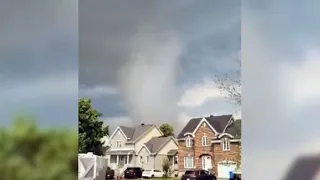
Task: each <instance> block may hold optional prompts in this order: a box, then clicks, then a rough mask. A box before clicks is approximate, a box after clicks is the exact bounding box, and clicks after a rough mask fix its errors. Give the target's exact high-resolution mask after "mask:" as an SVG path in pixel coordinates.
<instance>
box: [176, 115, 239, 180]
mask: <svg viewBox="0 0 320 180" xmlns="http://www.w3.org/2000/svg"><path fill="white" fill-rule="evenodd" d="M240 125H241V120H235V119H234V118H233V116H232V115H222V116H209V117H204V118H194V119H191V120H190V121H189V122H188V123H187V124H186V126H185V127H184V128H183V129H182V131H181V132H180V133H179V135H178V136H177V140H178V145H179V150H178V169H179V172H180V173H182V172H185V171H186V170H187V169H190V168H203V169H206V170H210V171H213V172H214V173H215V174H216V176H217V177H219V178H228V177H229V171H232V170H234V169H235V168H236V167H237V164H240V159H241V156H240V152H241V150H240V148H241V146H240V142H241V138H240V137H241V127H240Z"/></svg>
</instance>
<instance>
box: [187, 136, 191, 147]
mask: <svg viewBox="0 0 320 180" xmlns="http://www.w3.org/2000/svg"><path fill="white" fill-rule="evenodd" d="M186 147H192V139H191V137H190V136H188V137H187V138H186Z"/></svg>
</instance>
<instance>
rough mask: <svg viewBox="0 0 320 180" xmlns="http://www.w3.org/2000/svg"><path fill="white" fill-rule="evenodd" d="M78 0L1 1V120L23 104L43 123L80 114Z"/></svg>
mask: <svg viewBox="0 0 320 180" xmlns="http://www.w3.org/2000/svg"><path fill="white" fill-rule="evenodd" d="M77 23H78V22H77V2H76V1H74V0H70V1H63V0H55V1H41V0H31V1H18V0H5V1H1V6H0V26H1V28H0V39H1V41H0V59H1V60H0V82H1V86H0V98H1V99H2V100H3V102H6V103H2V104H0V108H1V111H0V114H1V125H3V124H7V123H8V122H10V121H11V119H12V115H13V114H15V113H17V112H19V111H20V110H23V111H27V112H28V113H30V114H31V115H33V116H36V117H37V119H38V121H39V123H40V124H41V125H44V126H51V125H59V126H61V125H62V126H63V125H67V126H70V125H75V124H77V123H76V120H77V96H78V95H77V91H78V90H77V87H78V82H77V79H78V77H77V65H78V61H77V36H78V34H77V28H78V27H77Z"/></svg>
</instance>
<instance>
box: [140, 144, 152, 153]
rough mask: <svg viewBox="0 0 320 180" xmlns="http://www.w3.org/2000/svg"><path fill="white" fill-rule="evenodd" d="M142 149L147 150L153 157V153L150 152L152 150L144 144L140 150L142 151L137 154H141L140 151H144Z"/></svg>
mask: <svg viewBox="0 0 320 180" xmlns="http://www.w3.org/2000/svg"><path fill="white" fill-rule="evenodd" d="M142 148H145V149H146V150H147V151H148V153H149V154H150V155H151V154H152V153H151V152H150V150H149V149H148V148H147V146H146V145H145V144H144V145H142V146H141V148H140V150H139V151H138V153H137V154H139V153H140V151H141V150H142Z"/></svg>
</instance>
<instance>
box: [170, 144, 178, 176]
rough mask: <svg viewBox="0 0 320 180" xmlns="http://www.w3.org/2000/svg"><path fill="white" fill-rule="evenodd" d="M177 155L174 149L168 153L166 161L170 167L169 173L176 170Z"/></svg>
mask: <svg viewBox="0 0 320 180" xmlns="http://www.w3.org/2000/svg"><path fill="white" fill-rule="evenodd" d="M177 154H178V150H176V149H171V150H170V151H169V152H168V159H169V162H170V164H171V166H170V170H171V172H174V171H177V170H178V156H177Z"/></svg>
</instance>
